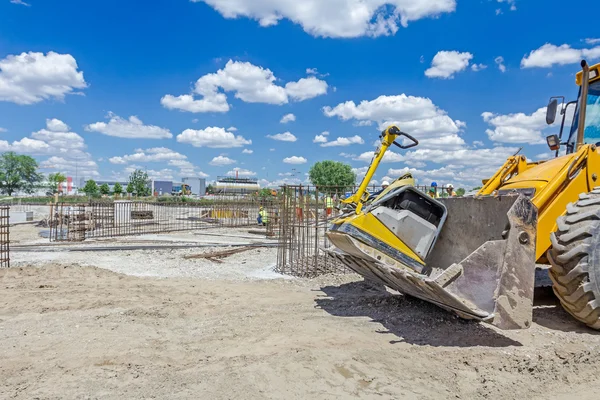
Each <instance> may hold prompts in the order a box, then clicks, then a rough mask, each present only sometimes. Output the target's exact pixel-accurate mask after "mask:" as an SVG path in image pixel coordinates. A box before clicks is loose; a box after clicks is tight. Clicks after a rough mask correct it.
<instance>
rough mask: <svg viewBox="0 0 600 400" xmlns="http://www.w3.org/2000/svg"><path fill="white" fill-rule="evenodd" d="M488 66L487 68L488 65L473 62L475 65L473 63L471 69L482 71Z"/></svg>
mask: <svg viewBox="0 0 600 400" xmlns="http://www.w3.org/2000/svg"><path fill="white" fill-rule="evenodd" d="M486 68H487V65H485V64H473V65H471V70H473V71H475V72H479V71H482V70H484V69H486Z"/></svg>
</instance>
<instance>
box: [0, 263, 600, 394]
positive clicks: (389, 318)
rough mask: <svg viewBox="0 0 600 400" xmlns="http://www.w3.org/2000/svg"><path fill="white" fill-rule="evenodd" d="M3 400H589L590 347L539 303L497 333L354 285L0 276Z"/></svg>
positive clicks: (591, 340) (95, 272)
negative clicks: (520, 325) (531, 314)
mask: <svg viewBox="0 0 600 400" xmlns="http://www.w3.org/2000/svg"><path fill="white" fill-rule="evenodd" d="M0 290H1V291H0V342H1V343H2V346H1V347H0V359H1V360H2V362H1V363H0V398H15V399H32V398H40V399H59V398H86V399H87V398H90V399H96V398H98V399H118V398H134V399H137V398H203V399H259V398H268V399H284V398H285V399H308V398H325V399H338V398H362V399H371V398H373V399H374V398H377V399H381V398H396V399H397V398H403V399H446V398H463V399H523V398H528V399H542V398H543V399H548V398H556V399H570V398H574V396H575V397H577V398H579V399H597V398H598V394H597V393H598V392H597V385H598V379H599V378H598V377H599V376H600V374H599V372H600V357H598V354H599V350H600V337H599V336H598V335H597V334H595V333H594V332H592V331H589V330H587V329H585V328H583V327H581V326H580V325H577V324H575V323H571V322H570V320H569V319H568V317H567V316H566V315H565V313H564V312H563V311H562V310H561V309H560V308H557V307H556V304H554V303H553V302H552V301H551V299H549V300H550V301H549V302H547V304H545V305H544V304H542V305H539V306H538V307H537V308H536V312H535V324H534V325H533V327H532V328H531V329H529V330H523V331H511V332H500V331H497V330H495V329H494V328H493V327H490V326H487V325H483V324H479V323H472V322H465V321H462V320H459V319H457V318H455V317H454V316H452V315H450V314H448V313H446V312H444V311H441V310H439V309H437V308H436V307H434V306H431V305H429V304H427V303H423V302H421V301H418V300H414V299H409V298H405V297H402V296H393V295H390V294H388V293H387V292H382V291H380V290H379V289H377V288H373V287H371V286H369V285H367V284H365V283H363V282H361V281H360V280H358V279H357V278H356V277H354V276H350V275H348V276H343V277H340V276H337V277H334V276H330V277H322V278H319V279H316V280H311V281H309V280H301V279H294V280H282V279H275V280H269V281H264V280H263V281H251V282H239V281H235V280H216V281H215V280H212V281H209V280H205V279H180V278H170V279H160V278H140V277H131V276H126V275H121V274H117V273H114V272H110V271H107V270H104V269H98V268H92V267H81V266H64V265H47V266H45V267H43V268H36V267H25V268H11V269H5V270H0Z"/></svg>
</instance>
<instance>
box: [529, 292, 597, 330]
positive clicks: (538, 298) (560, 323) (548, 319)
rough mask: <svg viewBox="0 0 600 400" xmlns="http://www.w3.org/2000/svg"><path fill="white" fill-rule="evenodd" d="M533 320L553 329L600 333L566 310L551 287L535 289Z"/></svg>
mask: <svg viewBox="0 0 600 400" xmlns="http://www.w3.org/2000/svg"><path fill="white" fill-rule="evenodd" d="M533 322H535V323H536V324H538V325H541V326H543V327H545V328H548V329H551V330H557V331H563V332H576V333H582V334H588V335H590V334H591V335H598V334H600V332H598V331H596V330H593V329H591V328H588V327H587V326H586V325H585V324H583V323H581V322H579V321H577V320H576V319H575V318H573V317H572V316H571V315H570V314H569V313H568V312H566V311H565V310H564V308H562V306H561V305H560V301H559V300H558V298H557V297H556V296H555V295H554V292H553V291H552V288H551V287H540V288H536V289H535V301H534V309H533Z"/></svg>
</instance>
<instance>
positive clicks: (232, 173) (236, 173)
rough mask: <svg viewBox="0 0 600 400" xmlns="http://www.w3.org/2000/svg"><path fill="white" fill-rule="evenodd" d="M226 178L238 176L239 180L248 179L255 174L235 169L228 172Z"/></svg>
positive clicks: (246, 170)
mask: <svg viewBox="0 0 600 400" xmlns="http://www.w3.org/2000/svg"><path fill="white" fill-rule="evenodd" d="M227 176H239V177H240V178H248V177H251V176H256V172H254V171H250V170H248V169H243V168H239V167H236V168H234V169H232V170H231V171H228V172H227Z"/></svg>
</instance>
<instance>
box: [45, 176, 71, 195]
mask: <svg viewBox="0 0 600 400" xmlns="http://www.w3.org/2000/svg"><path fill="white" fill-rule="evenodd" d="M66 180H67V177H66V176H65V174H61V173H60V172H56V173H54V174H50V175H48V186H49V187H50V190H52V193H57V192H58V189H59V188H60V185H62V184H63V183H64V182H65V181H66Z"/></svg>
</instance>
